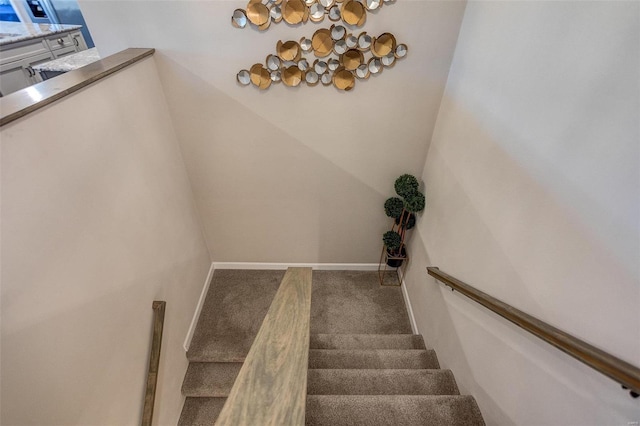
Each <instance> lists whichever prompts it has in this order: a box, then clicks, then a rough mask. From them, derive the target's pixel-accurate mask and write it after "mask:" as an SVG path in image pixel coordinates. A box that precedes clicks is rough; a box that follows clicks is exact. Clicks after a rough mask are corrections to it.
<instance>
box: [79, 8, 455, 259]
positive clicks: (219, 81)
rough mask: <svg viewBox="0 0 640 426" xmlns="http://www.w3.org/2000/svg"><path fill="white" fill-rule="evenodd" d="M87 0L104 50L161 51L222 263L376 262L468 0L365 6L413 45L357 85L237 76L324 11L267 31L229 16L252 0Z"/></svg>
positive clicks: (416, 159)
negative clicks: (269, 82) (246, 80)
mask: <svg viewBox="0 0 640 426" xmlns="http://www.w3.org/2000/svg"><path fill="white" fill-rule="evenodd" d="M80 4H81V7H82V10H83V13H84V15H85V18H86V20H87V23H88V25H89V26H90V27H91V31H92V34H93V36H94V39H95V41H96V45H97V47H98V49H99V50H100V52H102V53H111V52H115V51H118V50H120V49H123V48H125V47H136V46H150V47H155V48H156V49H157V54H156V59H157V61H158V64H159V70H160V75H161V79H162V82H163V86H164V88H165V92H166V94H167V99H168V102H169V105H170V108H171V113H172V118H173V120H174V124H175V128H176V131H177V133H178V137H179V139H180V143H181V146H182V150H183V153H184V158H185V162H186V165H187V169H188V172H189V176H190V179H191V182H192V185H193V188H194V193H195V198H196V202H197V205H198V208H199V211H200V213H201V216H202V217H203V222H204V228H205V231H206V236H207V242H208V244H209V247H210V248H211V252H212V257H213V258H214V259H215V260H216V261H254V262H340V263H342V262H356V263H363V262H364V263H367V262H371V263H375V262H377V261H378V258H379V255H380V249H381V235H382V233H383V232H384V231H385V230H386V229H387V228H388V222H387V220H386V217H385V216H384V214H382V211H383V210H382V205H383V203H384V200H385V199H386V198H387V197H389V196H391V195H392V194H393V181H394V179H395V178H396V177H397V176H398V175H400V174H402V173H406V172H409V173H414V174H418V175H419V173H420V171H421V169H422V166H423V164H424V159H425V156H426V152H427V148H428V139H429V135H431V133H432V130H433V126H434V123H435V118H436V114H437V111H438V106H439V104H440V99H441V96H442V92H443V90H444V84H445V81H446V75H447V72H448V69H449V65H450V61H451V57H452V55H453V49H454V46H455V40H456V37H457V35H458V29H459V24H460V20H461V17H462V12H463V10H464V5H465V3H464V2H461V1H416V2H409V1H401V2H396V3H395V4H393V5H391V6H385V7H384V8H383V9H382V10H380V11H379V12H378V13H377V14H375V15H373V14H372V15H370V16H369V19H368V21H367V24H366V25H365V27H364V28H363V29H362V30H364V31H367V32H369V33H370V34H374V35H378V34H380V33H382V32H385V31H391V32H393V33H394V34H396V36H397V38H398V40H399V41H400V42H404V43H406V44H408V46H409V55H408V57H407V58H406V59H404V60H402V61H400V62H398V63H397V64H396V65H395V67H394V68H393V69H391V70H385V71H384V72H383V73H382V74H381V75H380V76H377V77H375V78H371V79H370V80H369V81H367V82H365V83H361V82H357V83H356V88H355V89H354V90H353V91H352V92H351V93H340V92H338V91H337V90H336V89H334V88H333V87H322V86H318V87H314V88H309V87H299V88H296V89H292V88H287V87H285V86H283V85H282V84H280V85H277V86H273V87H271V88H270V89H269V90H268V91H266V92H260V91H259V90H257V89H256V88H254V87H242V86H239V85H238V84H237V83H236V81H235V76H236V73H237V72H238V71H239V70H240V69H243V68H249V67H250V66H251V65H252V64H254V63H256V62H262V63H264V60H265V58H266V56H267V54H269V53H275V45H276V42H277V41H278V40H279V39H282V40H288V39H293V40H299V39H300V38H301V37H302V36H303V35H304V36H308V37H310V36H311V35H312V34H313V32H314V31H316V30H317V29H318V28H321V27H328V26H329V25H330V24H331V23H330V21H326V22H324V23H322V24H313V23H308V24H307V25H303V26H300V27H297V28H292V27H290V26H288V25H286V24H285V23H281V24H278V25H272V27H271V28H270V29H269V30H268V31H266V32H264V33H259V32H258V31H256V30H251V29H244V30H239V29H236V28H233V27H232V26H231V23H230V18H231V14H232V12H233V10H234V9H236V8H241V7H245V6H246V2H245V1H161V2H147V1H108V0H105V1H100V0H84V1H80ZM357 31H359V30H357ZM311 58H313V56H311Z"/></svg>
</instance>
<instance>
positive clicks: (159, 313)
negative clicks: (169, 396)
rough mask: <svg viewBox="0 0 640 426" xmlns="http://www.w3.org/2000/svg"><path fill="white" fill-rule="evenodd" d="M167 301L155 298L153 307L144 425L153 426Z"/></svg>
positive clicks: (143, 412)
mask: <svg viewBox="0 0 640 426" xmlns="http://www.w3.org/2000/svg"><path fill="white" fill-rule="evenodd" d="M166 306H167V302H164V301H158V300H154V302H153V305H152V308H153V340H152V341H151V351H150V352H149V371H148V373H147V389H146V391H145V394H144V408H143V410H142V422H141V423H140V424H141V425H142V426H151V421H152V419H153V406H154V403H155V400H156V384H157V383H158V366H159V365H160V348H161V346H162V330H163V328H164V311H165V308H166Z"/></svg>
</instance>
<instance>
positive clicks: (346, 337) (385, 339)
mask: <svg viewBox="0 0 640 426" xmlns="http://www.w3.org/2000/svg"><path fill="white" fill-rule="evenodd" d="M309 346H310V348H311V349H426V347H425V344H424V340H423V339H422V336H421V335H419V334H313V335H311V340H310V344H309Z"/></svg>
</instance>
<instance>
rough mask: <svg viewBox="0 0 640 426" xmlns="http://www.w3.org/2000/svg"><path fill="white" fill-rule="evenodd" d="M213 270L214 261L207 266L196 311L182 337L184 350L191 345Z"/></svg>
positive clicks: (214, 267) (214, 266)
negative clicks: (184, 337) (207, 271)
mask: <svg viewBox="0 0 640 426" xmlns="http://www.w3.org/2000/svg"><path fill="white" fill-rule="evenodd" d="M215 270H216V264H215V262H211V267H210V268H209V273H208V274H207V279H206V281H205V282H204V286H203V287H202V292H201V293H200V299H198V304H197V305H196V311H195V312H194V313H193V318H192V319H191V325H190V326H189V331H187V337H186V339H184V350H185V351H188V350H189V346H191V339H193V333H194V332H195V331H196V325H197V324H198V318H200V312H202V306H203V305H204V299H205V298H206V297H207V292H208V291H209V285H210V284H211V279H212V278H213V271H215Z"/></svg>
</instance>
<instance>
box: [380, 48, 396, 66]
mask: <svg viewBox="0 0 640 426" xmlns="http://www.w3.org/2000/svg"><path fill="white" fill-rule="evenodd" d="M380 61H381V62H382V65H384V66H385V67H392V66H393V65H394V64H395V63H396V55H395V54H394V53H393V52H391V53H389V54H387V55H386V56H383V57H382V58H380Z"/></svg>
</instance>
